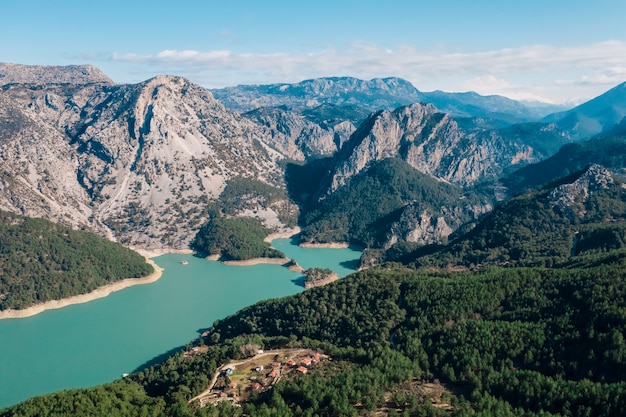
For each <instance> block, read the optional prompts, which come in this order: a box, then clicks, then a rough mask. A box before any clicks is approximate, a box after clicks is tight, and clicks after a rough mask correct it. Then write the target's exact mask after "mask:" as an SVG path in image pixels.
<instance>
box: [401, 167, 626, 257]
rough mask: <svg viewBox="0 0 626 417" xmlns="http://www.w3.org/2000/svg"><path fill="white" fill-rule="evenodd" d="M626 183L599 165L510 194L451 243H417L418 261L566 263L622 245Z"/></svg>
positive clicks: (625, 219) (414, 254) (625, 207)
mask: <svg viewBox="0 0 626 417" xmlns="http://www.w3.org/2000/svg"><path fill="white" fill-rule="evenodd" d="M625 213H626V184H624V182H623V180H622V179H620V178H619V177H617V176H616V175H614V174H613V173H611V172H610V171H609V170H608V169H606V168H604V167H602V166H600V165H597V164H595V165H591V166H590V167H588V168H586V169H584V170H582V171H580V172H577V173H576V174H573V175H570V176H569V177H566V178H563V179H560V180H559V181H558V182H556V183H553V184H551V185H549V186H546V187H544V188H541V189H537V190H531V191H528V192H526V193H524V194H521V195H519V196H516V197H514V198H511V199H509V200H507V201H505V202H503V203H502V204H500V205H499V206H497V207H496V208H495V209H494V210H493V211H491V212H490V213H488V214H487V215H485V216H484V217H483V219H482V220H481V221H480V222H479V223H478V224H477V226H476V227H475V228H473V229H472V230H471V231H469V232H467V233H465V234H461V235H459V236H457V237H456V238H455V239H453V240H452V241H451V242H450V243H449V244H448V245H447V246H445V247H443V248H440V249H437V250H434V251H433V250H429V249H428V248H418V249H416V250H415V251H414V252H413V253H412V254H411V255H404V256H405V259H407V258H408V259H412V262H413V263H414V264H416V265H422V266H426V265H431V266H432V265H437V266H449V265H457V266H468V265H482V264H502V265H511V266H548V267H565V266H568V265H580V264H581V263H584V262H586V260H585V256H588V257H589V259H592V258H594V256H595V255H597V254H601V253H603V252H604V251H606V250H609V249H619V248H621V247H624V245H625V243H624V239H623V233H624V230H625V228H626V216H625Z"/></svg>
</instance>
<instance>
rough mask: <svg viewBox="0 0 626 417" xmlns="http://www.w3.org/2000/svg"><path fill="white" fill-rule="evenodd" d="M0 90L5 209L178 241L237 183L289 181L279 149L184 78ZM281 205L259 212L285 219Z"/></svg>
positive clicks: (117, 234) (144, 239) (160, 242)
mask: <svg viewBox="0 0 626 417" xmlns="http://www.w3.org/2000/svg"><path fill="white" fill-rule="evenodd" d="M50 70H51V71H52V72H55V69H54V68H51V69H50ZM68 71H69V73H71V74H74V72H75V71H74V70H73V69H71V70H68ZM14 78H16V77H14ZM48 78H53V79H57V78H61V79H63V80H64V81H67V80H68V79H71V77H70V78H68V77H65V76H56V75H54V76H52V75H51V76H49V77H48ZM16 79H17V78H16ZM31 81H32V80H31ZM2 90H3V91H2V93H1V94H0V100H1V103H2V106H1V108H0V112H1V113H0V114H1V115H2V116H0V117H1V119H0V120H1V121H0V123H2V128H1V129H0V131H1V132H2V133H1V134H2V143H3V146H2V148H1V150H0V152H2V156H3V161H5V162H4V163H3V165H2V167H0V171H1V173H0V175H1V176H2V179H3V180H2V188H1V189H0V207H1V208H4V209H7V210H10V211H17V212H21V213H22V214H25V215H29V216H44V217H48V218H51V219H54V220H57V221H62V222H63V223H66V224H70V225H72V226H74V227H87V228H90V229H93V230H96V231H98V232H99V233H100V234H105V235H108V236H109V237H110V238H114V239H116V240H118V241H120V242H122V243H125V244H127V245H133V246H143V247H150V248H158V247H173V248H182V247H186V246H187V245H188V243H189V241H190V240H191V239H193V237H194V235H195V231H197V230H198V229H199V228H200V226H201V224H202V223H203V222H205V221H206V219H207V202H209V201H211V200H214V199H217V198H218V197H219V196H220V193H221V192H222V190H223V189H224V188H225V186H226V184H227V183H228V181H229V180H230V179H233V178H235V177H237V178H239V177H249V178H254V179H255V180H259V181H262V182H264V183H266V184H268V185H270V186H275V187H281V188H284V183H283V181H284V179H283V178H284V173H283V169H282V168H281V167H280V166H279V164H278V161H279V159H282V158H283V156H282V155H281V154H280V153H279V152H277V151H276V150H274V149H273V148H271V147H270V146H269V145H268V144H267V142H268V139H269V137H266V136H264V133H263V132H262V131H260V130H259V129H258V126H257V125H256V124H255V123H252V122H250V121H248V120H247V119H245V118H242V117H240V116H238V115H236V114H234V113H231V112H228V111H226V110H225V109H224V107H223V106H222V105H221V104H220V103H218V102H217V101H216V100H215V99H214V98H213V97H212V96H211V94H210V93H209V92H208V91H207V90H206V89H204V88H202V87H199V86H197V85H194V84H192V83H190V82H189V81H187V80H185V79H183V78H179V77H171V76H159V77H156V78H153V79H151V80H148V81H146V82H143V83H140V84H136V85H111V84H108V83H88V84H77V83H69V84H67V83H65V82H63V83H48V82H46V83H45V84H44V85H42V84H32V83H27V84H20V83H11V84H6V85H4V86H3V89H2ZM275 204H276V205H278V206H280V207H281V210H283V212H284V211H285V210H287V211H288V210H289V209H288V208H287V209H285V204H287V203H285V202H284V201H283V202H275ZM275 207H276V206H274V208H273V207H270V206H267V205H266V206H264V207H260V206H259V207H258V210H256V213H255V215H256V216H258V217H261V218H263V219H264V221H265V222H266V225H267V226H270V227H280V226H281V225H282V224H283V223H282V221H281V220H280V219H279V215H278V213H277V210H278V209H275ZM287 207H288V204H287ZM254 211H255V210H252V211H250V213H252V212H254Z"/></svg>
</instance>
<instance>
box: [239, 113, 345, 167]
mask: <svg viewBox="0 0 626 417" xmlns="http://www.w3.org/2000/svg"><path fill="white" fill-rule="evenodd" d="M242 116H243V117H245V118H247V119H249V120H252V121H254V122H256V123H258V124H260V125H262V126H263V127H265V128H266V129H267V130H268V132H269V133H268V136H269V137H270V139H268V143H269V144H270V145H271V146H272V147H273V148H275V149H276V150H278V151H279V152H281V153H282V154H283V155H286V156H288V157H289V158H291V159H293V160H295V161H304V160H306V159H309V158H315V157H320V156H329V155H332V154H334V153H335V152H337V150H338V149H340V148H341V145H342V144H343V143H344V142H345V141H346V140H348V138H349V137H350V135H351V134H352V132H353V131H354V130H355V129H356V128H355V126H354V125H353V124H352V123H351V122H350V121H347V120H346V121H339V122H338V123H336V124H332V125H329V124H326V123H323V122H322V123H315V122H312V121H310V120H309V119H308V118H307V117H305V116H303V115H300V114H298V113H295V112H292V111H288V110H283V109H281V108H271V107H264V108H260V109H256V110H252V111H250V112H247V113H243V114H242Z"/></svg>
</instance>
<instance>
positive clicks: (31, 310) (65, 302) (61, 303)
mask: <svg viewBox="0 0 626 417" xmlns="http://www.w3.org/2000/svg"><path fill="white" fill-rule="evenodd" d="M146 262H147V263H149V264H150V265H152V267H153V268H154V272H153V273H152V274H150V275H148V276H147V277H143V278H129V279H124V280H121V281H116V282H114V283H111V284H108V285H105V286H103V287H100V288H97V289H95V290H94V291H92V292H90V293H87V294H80V295H75V296H72V297H68V298H63V299H62V300H51V301H46V302H45V303H41V304H37V305H34V306H32V307H28V308H25V309H23V310H5V311H0V320H1V319H18V318H24V317H31V316H34V315H36V314H39V313H43V312H44V311H46V310H54V309H57V308H63V307H67V306H69V305H73V304H82V303H88V302H89V301H93V300H97V299H98V298H104V297H106V296H108V295H109V294H111V293H113V292H116V291H120V290H123V289H124V288H128V287H132V286H133V285H140V284H150V283H152V282H155V281H156V280H158V279H159V278H161V275H163V268H161V267H160V266H158V265H157V264H155V263H154V261H153V260H152V259H149V258H146Z"/></svg>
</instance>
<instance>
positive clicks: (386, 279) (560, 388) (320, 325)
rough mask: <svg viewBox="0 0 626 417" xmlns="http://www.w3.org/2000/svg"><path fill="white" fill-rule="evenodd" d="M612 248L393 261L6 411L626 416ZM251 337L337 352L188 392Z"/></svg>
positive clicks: (619, 290) (622, 305)
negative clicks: (528, 258)
mask: <svg viewBox="0 0 626 417" xmlns="http://www.w3.org/2000/svg"><path fill="white" fill-rule="evenodd" d="M619 254H623V252H619ZM613 255H615V253H614V254H613ZM618 258H619V257H618ZM610 259H613V256H612V255H611V256H610V257H608V258H605V259H604V261H605V263H604V265H602V266H599V267H588V268H587V267H581V268H573V269H554V268H538V267H536V268H504V267H489V268H485V269H482V270H479V271H473V272H470V271H467V272H443V271H439V272H428V271H426V270H412V269H407V268H405V267H402V266H400V265H392V264H389V265H385V266H384V267H380V268H375V269H371V270H366V271H363V272H360V273H357V274H354V275H352V276H350V277H348V278H346V279H343V280H340V281H339V282H337V283H335V284H331V285H328V286H326V287H321V288H314V289H311V290H308V291H305V292H304V293H301V294H299V295H296V296H292V297H287V298H283V299H275V300H268V301H265V302H261V303H259V304H257V305H254V306H251V307H248V308H246V309H244V310H242V311H240V312H239V313H237V314H235V315H233V316H230V317H228V318H225V319H223V320H220V321H218V322H216V323H214V326H213V327H212V329H211V333H210V335H209V336H208V337H207V338H206V339H204V340H203V341H202V343H206V344H208V345H209V348H208V352H207V353H206V354H202V355H199V356H195V357H188V356H186V355H183V354H177V355H175V356H173V357H171V358H170V359H168V360H166V361H165V362H163V363H161V364H159V365H157V366H154V367H151V368H148V369H145V370H143V371H141V372H138V373H136V374H133V375H132V376H130V377H129V378H125V379H123V380H120V381H116V382H114V383H112V384H108V385H104V386H101V387H96V388H91V389H86V390H72V391H66V392H62V393H57V394H53V395H48V396H44V397H39V398H33V399H30V400H28V401H26V402H24V403H22V404H20V405H17V406H15V407H12V408H10V409H6V410H4V412H2V413H1V414H0V415H2V416H35V415H37V416H52V415H54V416H60V415H109V416H116V415H117V416H139V415H146V416H147V415H154V416H161V415H162V416H165V415H168V416H239V415H251V416H316V415H317V416H322V415H325V416H357V415H366V416H367V415H390V416H396V415H407V416H409V415H410V416H438V415H441V416H444V415H445V416H448V415H450V416H470V415H472V416H473V415H485V416H487V415H498V416H551V415H563V416H615V415H624V413H626V381H625V380H624V377H623V375H624V374H625V371H626V368H625V366H626V365H625V363H626V361H624V358H625V357H626V356H625V355H626V342H625V341H624V329H625V328H626V326H625V325H626V313H625V312H626V280H624V271H625V270H626V264H625V263H624V261H620V262H617V263H611V262H610ZM250 344H253V345H256V346H261V347H263V348H265V349H275V348H280V347H287V346H290V347H294V346H303V347H308V348H313V349H318V350H320V351H323V352H325V353H326V354H328V355H330V356H331V357H332V359H333V360H332V361H331V362H328V363H324V364H319V365H317V366H316V367H313V368H311V372H310V373H309V374H307V375H302V376H297V377H290V378H286V379H283V380H281V381H280V382H279V383H278V384H277V385H275V386H274V388H273V389H271V390H270V391H267V392H264V393H260V394H257V395H252V396H251V397H250V401H249V402H247V403H245V404H243V405H242V406H241V407H235V406H232V405H230V403H228V402H222V403H220V404H219V406H217V407H215V406H207V407H204V408H199V407H198V405H197V403H193V402H192V403H188V400H189V399H191V398H192V397H193V396H194V395H196V394H198V393H199V392H201V391H202V390H204V389H205V388H206V387H207V384H208V381H209V380H210V378H211V376H212V374H213V373H214V371H215V369H216V368H217V366H218V365H219V364H223V363H226V362H227V361H228V359H229V358H232V359H236V358H241V357H242V352H243V350H242V349H241V347H242V346H244V345H250ZM427 384H431V385H432V384H436V385H437V386H441V387H442V390H443V393H442V394H441V397H442V398H444V400H443V401H444V402H445V403H446V407H437V406H436V405H434V402H433V401H434V400H433V398H431V397H430V396H429V395H428V394H426V393H424V392H425V391H424V390H420V387H421V386H425V385H427ZM379 412H382V414H377V413H379Z"/></svg>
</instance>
